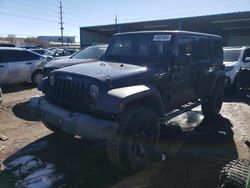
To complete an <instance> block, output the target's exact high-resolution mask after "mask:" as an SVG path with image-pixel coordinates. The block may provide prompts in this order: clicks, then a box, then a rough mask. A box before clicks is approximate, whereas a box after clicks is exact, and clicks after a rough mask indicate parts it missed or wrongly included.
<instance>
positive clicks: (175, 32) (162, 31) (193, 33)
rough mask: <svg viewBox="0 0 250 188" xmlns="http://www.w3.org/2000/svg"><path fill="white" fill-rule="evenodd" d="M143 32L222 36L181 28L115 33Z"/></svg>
mask: <svg viewBox="0 0 250 188" xmlns="http://www.w3.org/2000/svg"><path fill="white" fill-rule="evenodd" d="M143 33H169V34H187V35H202V36H211V37H221V36H219V35H212V34H208V33H199V32H191V31H180V30H173V31H170V30H165V31H164V30H158V31H157V30H155V31H134V32H125V33H117V34H115V35H127V34H143Z"/></svg>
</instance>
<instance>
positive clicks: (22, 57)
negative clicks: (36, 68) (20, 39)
mask: <svg viewBox="0 0 250 188" xmlns="http://www.w3.org/2000/svg"><path fill="white" fill-rule="evenodd" d="M37 59H39V56H38V55H36V54H33V53H31V52H28V51H18V50H8V62H19V61H29V60H37Z"/></svg>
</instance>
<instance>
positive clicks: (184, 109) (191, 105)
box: [160, 100, 206, 122]
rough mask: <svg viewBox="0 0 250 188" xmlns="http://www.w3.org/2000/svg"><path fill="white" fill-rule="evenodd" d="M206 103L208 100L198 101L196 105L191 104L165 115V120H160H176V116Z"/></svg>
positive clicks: (162, 119) (163, 119)
mask: <svg viewBox="0 0 250 188" xmlns="http://www.w3.org/2000/svg"><path fill="white" fill-rule="evenodd" d="M204 102H206V100H200V101H197V102H194V103H191V104H186V105H183V106H182V107H181V108H179V109H177V110H174V111H171V112H169V113H167V114H165V116H164V117H163V118H160V120H161V121H162V122H166V121H169V120H170V119H172V118H175V117H176V116H179V115H181V114H183V113H185V112H188V111H190V110H191V109H193V108H195V107H197V106H199V105H201V104H203V103H204Z"/></svg>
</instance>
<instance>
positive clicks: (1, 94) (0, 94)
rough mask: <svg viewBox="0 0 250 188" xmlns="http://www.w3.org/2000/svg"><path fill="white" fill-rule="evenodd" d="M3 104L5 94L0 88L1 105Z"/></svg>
mask: <svg viewBox="0 0 250 188" xmlns="http://www.w3.org/2000/svg"><path fill="white" fill-rule="evenodd" d="M2 103H3V93H2V89H1V87H0V105H1V104H2Z"/></svg>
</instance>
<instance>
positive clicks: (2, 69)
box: [0, 47, 47, 85]
mask: <svg viewBox="0 0 250 188" xmlns="http://www.w3.org/2000/svg"><path fill="white" fill-rule="evenodd" d="M46 63H47V60H46V57H44V56H41V55H39V54H37V53H34V52H31V51H29V50H25V49H20V48H6V47H0V85H4V84H14V83H22V82H28V83H33V84H36V85H37V84H38V83H39V82H40V81H41V80H42V78H43V75H42V69H43V67H44V65H45V64H46Z"/></svg>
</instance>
